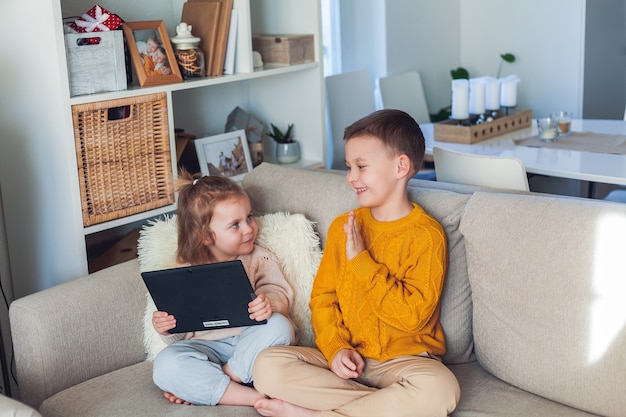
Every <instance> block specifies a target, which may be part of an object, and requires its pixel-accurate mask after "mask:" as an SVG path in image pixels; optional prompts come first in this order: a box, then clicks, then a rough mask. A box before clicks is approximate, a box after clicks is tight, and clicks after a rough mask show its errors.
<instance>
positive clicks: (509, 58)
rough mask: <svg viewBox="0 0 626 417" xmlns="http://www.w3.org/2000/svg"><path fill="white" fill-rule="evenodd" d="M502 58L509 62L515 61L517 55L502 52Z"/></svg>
mask: <svg viewBox="0 0 626 417" xmlns="http://www.w3.org/2000/svg"><path fill="white" fill-rule="evenodd" d="M500 58H502V59H503V60H504V61H506V62H508V63H509V64H511V63H513V62H515V55H513V54H511V53H506V54H501V55H500Z"/></svg>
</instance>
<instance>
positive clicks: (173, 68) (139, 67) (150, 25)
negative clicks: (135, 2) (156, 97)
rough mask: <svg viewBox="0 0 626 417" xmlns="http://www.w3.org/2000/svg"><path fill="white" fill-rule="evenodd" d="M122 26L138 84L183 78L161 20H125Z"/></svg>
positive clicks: (158, 83) (148, 84) (154, 83)
mask: <svg viewBox="0 0 626 417" xmlns="http://www.w3.org/2000/svg"><path fill="white" fill-rule="evenodd" d="M122 30H123V31H124V37H125V38H126V43H127V44H128V50H129V52H130V56H131V59H132V61H133V68H135V73H136V74H137V79H138V80H139V85H140V86H142V87H144V86H151V85H160V84H170V83H176V82H182V81H183V77H182V76H181V74H180V70H179V69H178V64H177V63H176V57H175V55H174V50H173V49H172V45H171V44H170V39H169V37H168V36H167V31H166V30H165V24H164V23H163V21H162V20H147V21H143V22H127V23H124V24H123V25H122Z"/></svg>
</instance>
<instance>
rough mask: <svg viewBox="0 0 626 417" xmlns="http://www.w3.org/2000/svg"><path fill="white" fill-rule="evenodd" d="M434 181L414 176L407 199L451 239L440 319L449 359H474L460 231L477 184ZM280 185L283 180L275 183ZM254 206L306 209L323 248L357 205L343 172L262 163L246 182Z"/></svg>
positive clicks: (261, 210)
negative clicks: (445, 185)
mask: <svg viewBox="0 0 626 417" xmlns="http://www.w3.org/2000/svg"><path fill="white" fill-rule="evenodd" d="M431 183H432V181H420V180H411V182H410V184H409V198H410V199H411V200H413V201H415V202H416V203H418V204H419V205H420V206H422V207H423V208H424V209H425V210H426V211H427V212H428V213H430V214H431V215H432V216H433V217H435V218H436V219H437V220H438V221H439V222H440V223H441V224H442V226H443V227H444V229H445V232H446V237H447V240H448V260H449V264H448V273H447V276H446V283H445V287H444V291H443V294H442V301H441V323H442V326H443V329H444V332H445V335H446V343H447V350H448V351H447V353H446V354H445V356H444V361H445V362H446V363H463V362H467V361H471V360H473V354H472V351H473V345H472V326H471V323H472V304H471V302H472V301H471V291H470V286H469V281H468V278H467V267H466V263H465V246H464V244H463V239H462V235H461V233H460V232H459V230H458V227H459V221H460V218H461V213H462V212H463V209H464V207H465V204H466V202H467V200H468V199H469V194H465V193H471V192H473V191H474V188H467V187H465V188H464V187H458V190H457V191H456V192H455V191H450V190H440V189H437V188H425V187H424V186H425V185H428V186H430V187H432V184H431ZM276 184H280V187H277V186H276ZM243 187H244V188H245V190H246V191H247V192H248V195H250V199H251V200H252V206H253V208H254V209H255V210H256V211H258V212H259V213H271V212H273V211H277V210H281V209H282V210H288V211H290V212H292V213H303V214H304V215H305V216H307V218H309V219H311V220H312V221H314V222H315V223H316V226H317V231H318V233H319V235H320V240H321V242H322V247H323V245H324V244H325V242H326V232H327V230H328V227H329V226H330V223H331V222H332V221H333V220H334V219H335V218H336V217H337V216H339V215H340V214H342V213H345V212H346V211H348V210H351V209H353V208H355V207H358V200H357V198H356V195H355V193H354V192H353V191H352V189H351V188H350V187H349V186H348V185H347V183H346V180H345V175H344V173H341V172H337V171H319V170H299V169H294V168H289V167H284V166H279V165H272V164H267V163H264V164H261V165H260V166H258V167H256V168H255V169H254V170H253V171H252V172H251V173H249V174H247V175H246V177H245V178H244V181H243Z"/></svg>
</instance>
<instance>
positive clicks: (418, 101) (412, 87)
mask: <svg viewBox="0 0 626 417" xmlns="http://www.w3.org/2000/svg"><path fill="white" fill-rule="evenodd" d="M377 83H378V91H379V93H380V101H381V105H382V107H383V108H384V109H399V110H403V111H405V112H407V113H408V114H410V115H411V116H412V117H413V118H414V119H415V121H417V123H420V124H422V123H430V115H429V113H428V106H427V104H426V96H425V95H424V88H423V86H422V78H421V77H420V75H419V73H418V72H417V71H407V72H401V73H398V74H392V75H388V76H386V77H380V78H379V79H378V80H377Z"/></svg>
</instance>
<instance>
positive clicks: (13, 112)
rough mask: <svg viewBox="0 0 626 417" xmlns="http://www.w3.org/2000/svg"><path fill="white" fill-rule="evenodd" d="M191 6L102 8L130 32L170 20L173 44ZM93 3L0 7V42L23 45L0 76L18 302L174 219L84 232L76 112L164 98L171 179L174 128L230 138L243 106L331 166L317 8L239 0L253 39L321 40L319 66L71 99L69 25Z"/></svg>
mask: <svg viewBox="0 0 626 417" xmlns="http://www.w3.org/2000/svg"><path fill="white" fill-rule="evenodd" d="M183 3H184V0H162V1H158V2H154V1H149V0H135V1H132V2H130V1H128V0H102V1H99V2H98V4H100V5H101V6H102V7H104V8H106V9H108V10H110V11H111V12H113V13H116V14H118V15H119V16H120V17H122V19H124V20H125V21H142V20H163V21H164V22H165V25H166V27H167V30H168V33H169V35H170V36H173V35H174V34H175V33H174V32H175V27H176V25H177V24H178V23H179V21H180V16H181V12H182V5H183ZM94 4H95V3H93V1H92V0H32V1H28V2H25V1H23V0H3V1H2V4H1V5H0V16H2V17H1V18H0V19H2V22H1V23H2V24H1V25H0V33H1V34H2V35H4V39H14V38H15V36H16V34H19V35H18V38H19V42H12V41H11V42H4V43H3V45H2V46H0V48H1V49H0V50H1V51H2V56H4V57H12V58H11V59H9V60H8V61H9V62H6V63H5V64H2V65H1V66H2V77H0V80H1V81H0V82H1V83H2V84H1V86H2V97H1V98H0V105H1V107H0V110H1V111H0V121H1V123H2V133H0V180H1V181H2V182H1V184H2V192H3V195H2V197H3V203H4V210H5V220H6V224H7V237H8V247H9V256H10V262H11V272H12V277H13V283H14V285H13V287H14V292H15V296H16V298H17V297H21V296H23V295H26V294H29V293H32V292H35V291H39V290H42V289H44V288H48V287H51V286H53V285H56V284H59V283H61V282H64V281H68V280H71V279H75V278H77V277H80V276H83V275H85V274H86V273H87V272H88V260H87V250H86V240H85V239H86V237H88V236H90V235H93V234H96V233H100V232H106V231H110V230H112V229H115V228H120V227H123V226H125V225H129V224H132V223H135V222H138V221H141V220H145V219H148V218H152V217H154V216H158V215H161V214H163V213H168V212H171V211H172V210H174V209H175V204H173V205H170V206H166V207H162V208H159V209H156V210H150V211H147V212H144V213H139V214H136V215H132V216H128V217H124V218H120V219H115V220H112V221H109V222H105V223H100V224H97V225H93V226H89V227H83V219H82V211H81V197H80V190H79V185H78V173H77V160H76V154H75V149H74V136H73V126H72V112H71V108H72V107H71V106H73V105H76V104H83V103H91V102H97V101H103V100H113V99H120V98H128V97H132V96H137V95H144V94H151V93H157V92H165V93H166V96H167V103H168V116H169V117H168V118H169V130H170V144H171V148H172V153H173V155H172V169H173V170H175V169H176V166H175V164H176V162H175V159H176V158H175V153H174V149H175V144H174V129H175V128H182V129H184V130H185V131H186V132H189V133H193V134H196V135H204V134H217V133H222V132H223V130H224V124H225V122H226V118H227V115H228V114H229V113H230V111H231V110H232V109H233V108H235V107H236V106H240V107H242V108H244V109H245V110H247V111H248V112H250V113H252V114H254V115H255V116H257V117H258V118H260V119H261V120H263V121H264V122H266V123H269V122H273V123H276V124H279V125H287V124H288V123H294V124H295V126H296V128H295V132H294V133H295V134H296V135H297V138H298V140H299V142H300V145H301V152H302V158H303V160H302V161H301V162H300V163H299V164H298V165H297V166H299V167H310V166H316V165H320V166H322V165H323V164H324V155H325V150H324V146H325V139H324V136H325V131H326V130H325V127H324V123H325V121H324V99H323V72H322V68H321V46H320V45H321V23H320V5H319V1H317V0H298V1H297V2H294V1H292V0H235V5H236V6H237V5H239V6H240V7H243V8H246V9H248V10H249V12H250V28H249V30H248V33H250V34H251V33H312V34H314V35H315V56H316V62H314V63H307V64H302V65H295V66H274V67H269V66H267V67H265V68H263V69H260V70H254V71H250V72H238V73H235V74H233V75H226V76H221V77H211V78H202V79H196V80H189V81H184V82H182V83H175V84H167V85H162V86H155V87H148V88H140V87H138V86H135V85H131V86H129V88H128V89H127V90H124V91H117V92H107V93H99V94H93V95H84V96H76V97H70V92H69V91H70V90H69V82H68V75H67V63H66V58H65V45H64V37H63V27H62V22H63V18H64V17H70V16H77V15H80V14H82V13H84V12H85V11H87V10H88V9H89V8H90V7H92V6H93V5H94ZM24 22H28V25H25V24H24ZM243 23H247V22H246V21H245V20H244V21H243ZM241 24H242V21H241V20H240V21H239V25H241ZM246 29H248V28H246ZM244 33H245V31H244ZM18 38H15V39H18ZM246 43H249V42H243V43H242V44H244V45H245V44H246ZM240 44H241V43H240ZM247 52H248V51H246V53H247ZM6 64H8V65H6Z"/></svg>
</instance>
